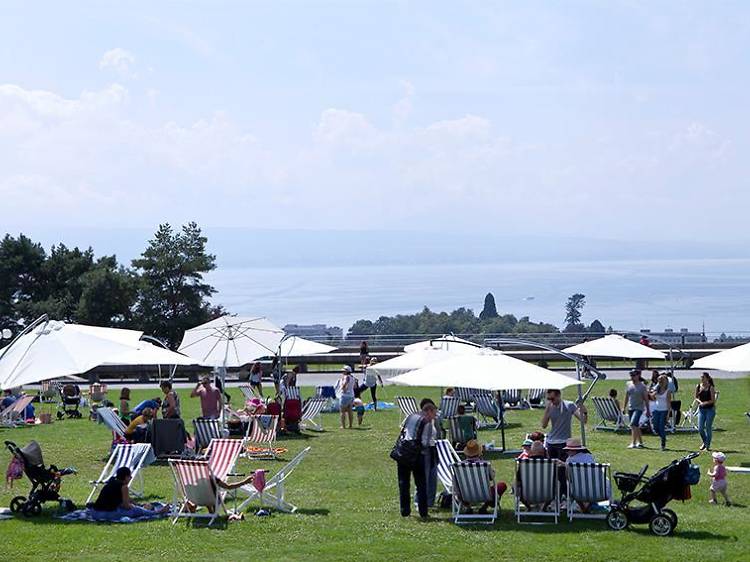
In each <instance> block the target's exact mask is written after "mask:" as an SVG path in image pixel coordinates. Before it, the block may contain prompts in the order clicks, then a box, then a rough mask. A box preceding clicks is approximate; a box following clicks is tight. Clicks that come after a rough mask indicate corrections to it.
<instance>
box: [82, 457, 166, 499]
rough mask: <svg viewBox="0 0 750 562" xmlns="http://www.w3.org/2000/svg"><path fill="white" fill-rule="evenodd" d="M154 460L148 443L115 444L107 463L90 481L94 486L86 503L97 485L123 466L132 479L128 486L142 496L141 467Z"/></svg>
mask: <svg viewBox="0 0 750 562" xmlns="http://www.w3.org/2000/svg"><path fill="white" fill-rule="evenodd" d="M155 460H156V457H155V456H154V451H153V449H151V445H149V444H148V443H134V444H128V443H119V444H117V445H115V448H114V449H113V450H112V454H111V455H110V456H109V460H107V464H106V465H105V466H104V469H103V470H102V473H101V474H100V475H99V478H98V479H96V480H92V481H91V482H90V483H91V484H93V485H94V487H93V489H92V490H91V493H90V494H89V497H88V498H86V503H88V502H90V501H91V498H93V497H94V494H95V493H96V491H97V489H98V488H99V486H100V485H101V484H105V483H106V482H107V480H109V479H110V478H112V477H113V476H114V475H115V474H116V473H117V470H118V469H119V468H120V467H123V466H127V467H128V468H129V469H130V473H131V477H132V480H131V481H130V484H129V486H128V487H129V488H131V490H132V492H133V495H135V496H142V495H143V474H142V473H141V469H142V468H143V467H144V466H146V465H149V464H151V463H152V462H154V461H155ZM136 480H137V484H136ZM136 486H137V487H136Z"/></svg>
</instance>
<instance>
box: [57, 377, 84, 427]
mask: <svg viewBox="0 0 750 562" xmlns="http://www.w3.org/2000/svg"><path fill="white" fill-rule="evenodd" d="M80 405H81V388H80V387H79V386H78V385H77V384H73V383H68V384H66V385H63V387H62V388H61V389H60V404H59V406H58V409H57V419H58V420H61V419H63V418H64V417H65V416H67V417H69V418H73V419H78V418H81V417H83V414H81V412H80V410H79V409H78V408H79V407H80Z"/></svg>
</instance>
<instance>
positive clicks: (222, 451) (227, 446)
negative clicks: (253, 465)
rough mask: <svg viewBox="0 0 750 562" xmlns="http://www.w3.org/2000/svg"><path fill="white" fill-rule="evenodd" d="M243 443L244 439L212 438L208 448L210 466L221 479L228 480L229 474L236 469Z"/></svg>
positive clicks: (207, 454)
mask: <svg viewBox="0 0 750 562" xmlns="http://www.w3.org/2000/svg"><path fill="white" fill-rule="evenodd" d="M242 449H243V445H242V439H223V438H222V439H212V440H211V442H210V444H209V445H208V448H207V449H206V458H205V460H207V461H208V467H209V468H210V469H211V474H213V475H214V476H215V477H216V478H218V479H219V480H224V481H226V479H227V476H228V475H230V474H231V473H232V471H234V465H236V464H237V459H238V458H240V454H241V453H242Z"/></svg>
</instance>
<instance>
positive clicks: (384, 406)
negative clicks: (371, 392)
mask: <svg viewBox="0 0 750 562" xmlns="http://www.w3.org/2000/svg"><path fill="white" fill-rule="evenodd" d="M395 407H396V405H395V404H394V403H393V402H381V401H380V400H378V410H393V409H394V408H395ZM374 409H375V406H374V405H373V403H372V402H370V403H369V404H367V406H365V410H374Z"/></svg>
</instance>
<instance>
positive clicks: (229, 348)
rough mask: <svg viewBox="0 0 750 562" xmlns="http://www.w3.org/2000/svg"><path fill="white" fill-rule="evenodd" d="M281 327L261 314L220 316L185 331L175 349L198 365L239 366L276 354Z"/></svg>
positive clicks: (282, 331) (281, 334)
mask: <svg viewBox="0 0 750 562" xmlns="http://www.w3.org/2000/svg"><path fill="white" fill-rule="evenodd" d="M283 337H284V330H282V329H281V328H279V327H278V326H276V325H274V324H273V323H271V322H269V321H268V320H266V319H265V318H253V317H249V316H222V317H221V318H217V319H216V320H211V321H210V322H206V323H205V324H202V325H200V326H197V327H195V328H191V329H189V330H187V331H186V332H185V335H184V336H183V337H182V343H181V344H180V347H179V350H178V351H180V352H181V353H184V354H186V355H189V356H190V357H192V358H194V359H197V360H198V361H199V362H200V363H201V364H202V365H212V366H214V367H241V366H242V365H245V364H247V363H249V362H250V361H254V360H255V359H259V358H261V357H267V356H269V355H276V354H277V353H278V351H279V344H280V343H281V340H282V338H283Z"/></svg>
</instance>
